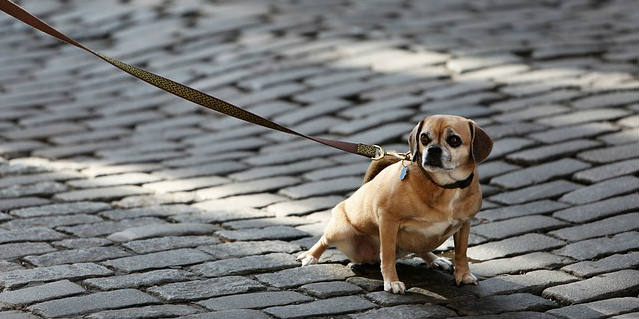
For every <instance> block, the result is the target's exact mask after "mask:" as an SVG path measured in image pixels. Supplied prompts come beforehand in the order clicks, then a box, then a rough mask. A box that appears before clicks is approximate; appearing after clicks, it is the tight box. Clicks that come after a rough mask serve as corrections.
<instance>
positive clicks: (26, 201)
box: [0, 196, 50, 211]
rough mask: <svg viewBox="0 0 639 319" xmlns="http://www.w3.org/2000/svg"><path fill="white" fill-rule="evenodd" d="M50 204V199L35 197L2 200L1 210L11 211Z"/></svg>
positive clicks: (0, 202) (0, 203)
mask: <svg viewBox="0 0 639 319" xmlns="http://www.w3.org/2000/svg"><path fill="white" fill-rule="evenodd" d="M48 203H50V201H49V200H48V199H45V198H40V197H33V196H23V197H20V198H9V199H0V210H2V211H9V210H12V209H22V208H25V207H30V206H38V205H44V204H48Z"/></svg>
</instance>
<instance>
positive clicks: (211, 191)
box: [197, 177, 299, 199]
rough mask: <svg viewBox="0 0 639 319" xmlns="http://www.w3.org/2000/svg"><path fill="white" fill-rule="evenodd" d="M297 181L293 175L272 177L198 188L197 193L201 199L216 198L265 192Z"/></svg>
mask: <svg viewBox="0 0 639 319" xmlns="http://www.w3.org/2000/svg"><path fill="white" fill-rule="evenodd" d="M298 183H299V179H297V178H294V177H272V178H265V179H259V180H252V181H248V182H239V183H233V184H227V185H223V186H215V187H210V188H204V189H201V190H198V191H197V195H198V196H199V197H200V198H202V199H216V198H222V197H227V196H231V195H243V194H250V193H260V192H266V191H270V190H274V189H279V188H282V187H286V186H290V185H294V184H298Z"/></svg>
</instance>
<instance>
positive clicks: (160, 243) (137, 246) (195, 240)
mask: <svg viewBox="0 0 639 319" xmlns="http://www.w3.org/2000/svg"><path fill="white" fill-rule="evenodd" d="M219 242H220V240H219V239H217V238H216V237H212V236H163V237H158V238H151V239H142V240H133V241H129V242H127V243H124V244H122V246H124V247H126V248H128V249H131V250H133V251H135V252H136V253H138V254H146V253H152V252H156V251H162V250H172V249H178V248H191V247H196V246H200V245H213V244H217V243H219Z"/></svg>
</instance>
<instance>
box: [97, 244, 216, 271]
mask: <svg viewBox="0 0 639 319" xmlns="http://www.w3.org/2000/svg"><path fill="white" fill-rule="evenodd" d="M210 259H211V256H209V255H207V254H205V253H203V252H201V251H199V250H195V249H189V248H182V249H176V250H168V251H162V252H156V253H150V254H145V255H136V256H130V257H123V258H118V259H112V260H108V261H105V262H103V263H102V264H104V265H106V266H109V267H113V268H116V269H118V270H121V271H125V272H133V271H138V270H146V269H158V268H164V267H170V266H180V265H190V264H197V263H201V262H203V261H207V260H210Z"/></svg>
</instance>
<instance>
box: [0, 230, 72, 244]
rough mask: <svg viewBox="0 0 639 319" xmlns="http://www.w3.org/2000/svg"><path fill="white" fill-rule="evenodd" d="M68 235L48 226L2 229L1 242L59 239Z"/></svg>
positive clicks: (0, 232) (0, 233)
mask: <svg viewBox="0 0 639 319" xmlns="http://www.w3.org/2000/svg"><path fill="white" fill-rule="evenodd" d="M64 237H66V236H65V235H64V234H62V233H59V232H57V231H54V230H52V229H49V228H46V227H33V228H27V229H20V230H8V231H0V244H4V243H15V242H22V241H46V240H58V239H62V238H64Z"/></svg>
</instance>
